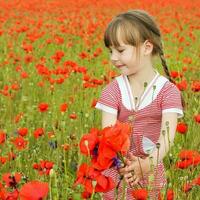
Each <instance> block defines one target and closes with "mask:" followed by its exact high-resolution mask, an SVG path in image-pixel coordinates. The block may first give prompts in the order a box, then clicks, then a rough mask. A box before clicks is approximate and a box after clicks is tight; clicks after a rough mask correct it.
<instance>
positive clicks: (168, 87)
mask: <svg viewBox="0 0 200 200" xmlns="http://www.w3.org/2000/svg"><path fill="white" fill-rule="evenodd" d="M161 77H162V80H164V82H165V83H164V85H163V88H162V90H163V92H164V93H165V92H172V91H173V92H176V93H181V92H180V90H179V89H178V87H177V86H176V84H174V83H172V82H170V81H169V79H167V78H166V77H164V76H161Z"/></svg>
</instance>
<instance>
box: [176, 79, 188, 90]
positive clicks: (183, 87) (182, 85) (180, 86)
mask: <svg viewBox="0 0 200 200" xmlns="http://www.w3.org/2000/svg"><path fill="white" fill-rule="evenodd" d="M176 86H177V87H178V89H179V90H180V91H184V90H186V89H187V81H186V80H182V81H181V82H179V83H176Z"/></svg>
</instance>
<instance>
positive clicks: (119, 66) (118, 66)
mask: <svg viewBox="0 0 200 200" xmlns="http://www.w3.org/2000/svg"><path fill="white" fill-rule="evenodd" d="M124 66H125V65H116V67H117V68H121V67H124Z"/></svg>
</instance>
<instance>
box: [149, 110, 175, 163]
mask: <svg viewBox="0 0 200 200" xmlns="http://www.w3.org/2000/svg"><path fill="white" fill-rule="evenodd" d="M176 126H177V113H164V114H163V116H162V123H161V133H160V138H159V140H158V143H159V146H160V147H159V148H155V150H154V151H153V153H152V154H151V155H150V156H152V157H153V164H154V166H156V165H157V160H158V163H159V162H160V161H162V160H163V158H164V157H165V155H166V154H167V152H168V151H169V148H170V147H171V146H172V145H173V142H174V137H175V133H176ZM163 133H164V134H163ZM158 151H159V157H158V159H157V155H158Z"/></svg>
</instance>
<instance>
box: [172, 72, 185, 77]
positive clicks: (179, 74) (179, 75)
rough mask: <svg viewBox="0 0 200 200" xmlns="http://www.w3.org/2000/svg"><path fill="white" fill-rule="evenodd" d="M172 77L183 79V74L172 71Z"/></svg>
mask: <svg viewBox="0 0 200 200" xmlns="http://www.w3.org/2000/svg"><path fill="white" fill-rule="evenodd" d="M170 76H171V77H172V78H178V77H179V78H180V77H182V76H183V75H182V74H181V73H179V72H177V71H171V72H170Z"/></svg>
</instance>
